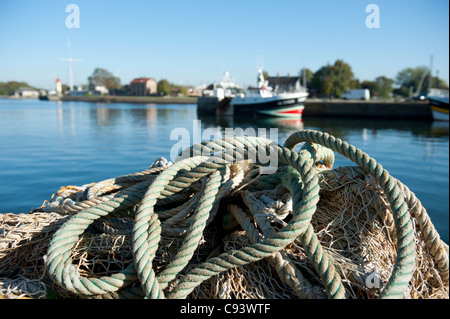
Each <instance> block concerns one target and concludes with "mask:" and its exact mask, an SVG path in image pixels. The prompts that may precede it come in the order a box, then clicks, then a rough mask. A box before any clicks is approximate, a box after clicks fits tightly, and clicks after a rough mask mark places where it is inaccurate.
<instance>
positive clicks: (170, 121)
mask: <svg viewBox="0 0 450 319" xmlns="http://www.w3.org/2000/svg"><path fill="white" fill-rule="evenodd" d="M195 120H201V127H200V133H204V132H205V130H206V129H207V128H213V129H214V128H217V130H221V131H222V132H223V129H224V128H226V127H233V128H236V127H241V128H243V129H246V128H249V127H254V128H258V127H265V128H278V139H279V140H278V141H279V143H283V142H284V140H285V139H286V137H287V136H289V135H290V134H291V133H293V132H295V131H298V130H300V129H318V130H322V131H326V132H329V133H330V134H333V135H335V136H336V137H339V138H341V139H343V140H345V141H347V142H349V143H351V144H353V145H355V146H356V147H358V148H361V149H362V150H363V151H365V152H367V153H368V154H369V155H370V156H371V157H374V158H375V159H376V160H377V161H378V162H380V163H381V164H382V165H383V167H384V168H386V169H387V170H388V171H389V173H390V174H391V175H393V176H394V177H396V178H398V179H399V180H401V181H402V182H403V183H404V184H406V185H407V186H408V187H409V188H410V189H411V190H412V191H413V192H414V193H415V194H416V195H417V197H418V198H419V199H420V200H421V202H422V204H423V205H424V206H425V208H426V209H427V211H428V213H429V214H430V216H431V219H432V221H433V223H434V224H435V226H436V227H437V229H438V231H439V233H440V235H441V237H442V238H443V239H444V240H445V241H446V242H447V243H448V238H449V236H448V233H449V231H448V226H449V126H448V123H445V124H443V123H437V122H414V121H384V120H359V119H356V120H355V119H351V120H349V119H323V118H308V117H305V118H303V121H302V120H282V119H267V120H257V119H251V118H247V119H236V118H235V119H216V118H215V117H213V118H210V117H205V118H203V117H201V118H199V117H198V116H197V112H196V105H176V104H169V105H156V104H147V105H145V104H125V103H124V104H101V103H97V104H94V103H85V102H52V101H38V100H10V99H0V213H8V212H13V213H24V212H28V211H29V210H30V209H32V208H36V207H39V206H41V204H42V202H43V201H44V200H46V199H50V197H51V195H52V194H53V193H55V192H56V191H58V189H59V188H60V187H61V186H66V185H77V186H80V185H83V184H87V183H90V182H98V181H101V180H104V179H108V178H111V177H116V176H119V175H125V174H130V173H133V172H137V171H141V170H144V169H147V168H148V166H149V165H150V164H151V163H152V162H153V161H154V160H155V159H156V158H158V157H160V156H164V157H166V158H168V159H170V151H171V148H172V147H173V146H174V145H175V144H176V143H177V142H178V141H179V139H178V138H177V136H176V135H175V137H174V138H173V140H171V139H170V136H171V132H172V130H173V129H175V128H185V129H187V130H188V131H189V132H190V133H191V137H192V140H191V143H190V144H192V142H194V137H196V136H199V137H200V135H198V134H197V135H196V134H194V133H196V132H197V131H198V130H196V128H195V127H196V126H195V125H194V124H193V121H195ZM267 133H269V131H267ZM204 137H205V136H204ZM206 139H209V137H206ZM195 142H197V141H195ZM350 164H351V162H349V161H348V160H347V159H345V158H344V157H343V156H341V155H337V156H336V163H335V167H337V166H340V165H350Z"/></svg>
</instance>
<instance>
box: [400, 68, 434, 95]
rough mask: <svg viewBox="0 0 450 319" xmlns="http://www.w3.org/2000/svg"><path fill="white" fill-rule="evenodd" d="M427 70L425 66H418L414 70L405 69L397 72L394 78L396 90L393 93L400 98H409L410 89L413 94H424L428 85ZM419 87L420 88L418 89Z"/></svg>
mask: <svg viewBox="0 0 450 319" xmlns="http://www.w3.org/2000/svg"><path fill="white" fill-rule="evenodd" d="M428 77H429V75H428V68H427V67H426V66H419V67H416V68H406V69H403V70H401V71H400V72H398V74H397V76H396V78H395V84H397V86H398V88H397V89H395V91H394V93H396V94H398V95H402V96H409V92H410V87H412V90H413V92H414V93H415V92H416V91H419V92H417V93H419V94H420V93H424V92H426V90H427V83H428ZM419 86H421V87H419Z"/></svg>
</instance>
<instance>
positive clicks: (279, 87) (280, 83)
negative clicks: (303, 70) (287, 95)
mask: <svg viewBox="0 0 450 319" xmlns="http://www.w3.org/2000/svg"><path fill="white" fill-rule="evenodd" d="M267 81H269V86H271V87H272V88H273V89H274V91H277V92H290V91H298V90H300V88H301V85H300V77H299V76H271V77H268V78H267Z"/></svg>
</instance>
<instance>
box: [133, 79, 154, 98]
mask: <svg viewBox="0 0 450 319" xmlns="http://www.w3.org/2000/svg"><path fill="white" fill-rule="evenodd" d="M130 92H131V95H153V94H156V93H157V89H156V81H155V79H153V78H137V79H134V80H133V81H131V84H130Z"/></svg>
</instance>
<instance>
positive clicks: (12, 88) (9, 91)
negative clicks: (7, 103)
mask: <svg viewBox="0 0 450 319" xmlns="http://www.w3.org/2000/svg"><path fill="white" fill-rule="evenodd" d="M21 87H29V88H33V89H35V90H37V88H34V87H32V86H31V85H29V84H28V83H27V82H17V81H9V82H0V95H13V94H14V93H15V92H16V91H17V90H18V89H19V88H21Z"/></svg>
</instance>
